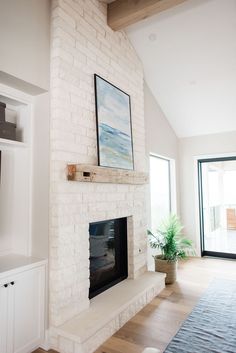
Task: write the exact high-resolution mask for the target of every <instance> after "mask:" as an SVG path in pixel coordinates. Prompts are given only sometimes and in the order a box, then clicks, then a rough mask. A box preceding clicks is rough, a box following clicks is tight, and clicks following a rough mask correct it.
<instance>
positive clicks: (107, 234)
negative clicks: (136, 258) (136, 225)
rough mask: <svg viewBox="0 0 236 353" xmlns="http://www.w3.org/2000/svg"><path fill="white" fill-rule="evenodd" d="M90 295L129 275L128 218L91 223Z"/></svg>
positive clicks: (90, 296)
mask: <svg viewBox="0 0 236 353" xmlns="http://www.w3.org/2000/svg"><path fill="white" fill-rule="evenodd" d="M89 235H90V237H89V242H90V288H89V298H90V299H91V298H93V297H95V296H96V295H98V294H100V293H102V292H103V291H105V290H107V289H108V288H110V287H112V286H114V285H115V284H117V283H119V282H121V281H122V280H124V279H125V278H127V276H128V259H127V218H118V219H111V220H106V221H101V222H94V223H90V225H89Z"/></svg>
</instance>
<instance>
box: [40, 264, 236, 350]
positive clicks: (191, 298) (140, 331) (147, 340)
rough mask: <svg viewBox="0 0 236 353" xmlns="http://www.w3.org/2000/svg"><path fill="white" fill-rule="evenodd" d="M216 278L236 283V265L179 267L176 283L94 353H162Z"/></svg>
mask: <svg viewBox="0 0 236 353" xmlns="http://www.w3.org/2000/svg"><path fill="white" fill-rule="evenodd" d="M216 277H218V278H229V279H235V280H236V261H231V260H218V259H212V258H204V259H190V260H188V261H186V262H184V263H181V264H179V269H178V281H177V282H176V283H175V284H173V285H169V286H167V287H166V289H164V291H163V292H162V293H161V294H160V295H159V296H158V297H157V298H155V299H154V300H153V301H152V302H151V303H150V304H148V305H147V306H146V307H145V308H144V309H143V310H141V311H140V312H139V313H138V314H137V315H136V316H134V317H133V318H132V319H131V320H130V321H129V322H128V323H127V324H126V325H124V326H123V327H122V328H121V329H120V330H119V331H118V332H116V333H115V334H114V336H112V337H111V338H110V339H108V340H107V341H106V342H105V343H104V344H103V345H102V346H101V347H100V348H99V349H97V350H96V352H95V353H141V352H142V351H143V349H144V348H145V347H156V348H159V349H160V350H161V351H162V352H163V351H164V349H165V347H166V346H167V344H168V343H169V342H170V340H171V339H172V337H173V336H174V335H175V333H176V332H177V331H178V329H179V327H180V326H181V324H182V322H183V321H184V320H185V318H186V317H187V316H188V315H189V313H190V312H191V311H192V309H193V307H194V306H195V304H196V303H197V301H198V299H199V298H200V296H201V295H202V293H203V292H204V291H205V290H206V288H207V287H208V285H209V283H210V281H211V280H212V279H213V278H216ZM43 352H44V351H43V350H37V351H35V352H34V353H43ZM51 353H53V352H51Z"/></svg>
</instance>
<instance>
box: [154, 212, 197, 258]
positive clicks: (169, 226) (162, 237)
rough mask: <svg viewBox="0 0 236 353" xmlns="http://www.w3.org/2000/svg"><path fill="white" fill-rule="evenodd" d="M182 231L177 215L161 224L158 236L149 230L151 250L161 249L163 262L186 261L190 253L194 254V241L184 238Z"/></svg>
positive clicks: (171, 216)
mask: <svg viewBox="0 0 236 353" xmlns="http://www.w3.org/2000/svg"><path fill="white" fill-rule="evenodd" d="M182 229H183V226H182V225H181V222H180V220H179V218H178V217H177V216H176V215H170V216H169V217H168V218H167V219H166V220H164V221H163V222H162V223H161V225H160V228H159V229H158V230H157V233H156V234H153V233H152V232H151V231H150V230H148V235H149V243H150V246H151V248H153V249H160V250H161V258H162V259H163V260H167V261H177V260H179V259H186V258H187V255H188V254H189V253H192V254H194V250H193V247H192V241H191V240H189V239H186V238H184V237H183V236H182ZM154 257H155V256H154Z"/></svg>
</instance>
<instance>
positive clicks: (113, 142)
mask: <svg viewBox="0 0 236 353" xmlns="http://www.w3.org/2000/svg"><path fill="white" fill-rule="evenodd" d="M101 87H102V88H101ZM94 88H95V112H96V128H97V152H98V165H99V166H101V167H108V168H116V169H125V170H134V153H133V134H132V118H131V99H130V95H129V94H127V93H126V92H124V91H123V90H121V89H120V88H118V87H117V86H115V85H113V84H112V83H110V82H109V81H107V80H105V79H104V78H102V77H101V76H99V75H97V74H94ZM105 89H106V90H107V93H106V97H105V92H104V91H103V90H105ZM109 94H110V97H109ZM109 98H110V100H111V102H112V100H113V101H114V102H113V103H114V105H113V106H112V104H111V106H107V103H106V102H105V101H107V100H109ZM115 98H117V101H116V99H115ZM101 102H102V104H101ZM122 102H123V106H122ZM119 105H120V107H121V109H120V111H121V113H120V115H119V113H118V112H117V111H116V110H117V108H118V107H119ZM122 108H124V110H122ZM125 108H126V109H125ZM101 111H103V114H102V113H101ZM122 126H123V127H124V130H123V131H122V130H121V128H118V127H122Z"/></svg>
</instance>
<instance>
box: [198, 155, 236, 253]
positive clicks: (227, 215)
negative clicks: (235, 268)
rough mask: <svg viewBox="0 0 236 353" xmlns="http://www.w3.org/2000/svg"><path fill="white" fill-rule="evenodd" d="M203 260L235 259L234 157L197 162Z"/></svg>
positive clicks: (235, 183)
mask: <svg viewBox="0 0 236 353" xmlns="http://www.w3.org/2000/svg"><path fill="white" fill-rule="evenodd" d="M198 172H199V200H200V204H199V207H200V226H201V227H200V228H201V245H202V256H204V255H209V256H218V257H228V258H236V157H227V158H214V159H202V160H199V161H198Z"/></svg>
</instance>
